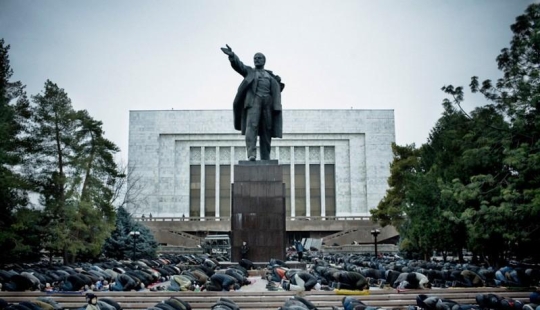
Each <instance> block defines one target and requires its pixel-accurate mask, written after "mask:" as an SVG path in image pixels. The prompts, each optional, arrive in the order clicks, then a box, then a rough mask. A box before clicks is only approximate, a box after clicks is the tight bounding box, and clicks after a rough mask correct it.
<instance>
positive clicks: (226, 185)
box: [219, 165, 231, 217]
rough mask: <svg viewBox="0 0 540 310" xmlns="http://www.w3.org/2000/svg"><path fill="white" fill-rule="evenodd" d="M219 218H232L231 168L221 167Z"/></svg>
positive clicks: (228, 166) (227, 166)
mask: <svg viewBox="0 0 540 310" xmlns="http://www.w3.org/2000/svg"><path fill="white" fill-rule="evenodd" d="M219 216H220V217H230V216H231V166H230V165H220V166H219Z"/></svg>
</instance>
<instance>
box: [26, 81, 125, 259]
mask: <svg viewBox="0 0 540 310" xmlns="http://www.w3.org/2000/svg"><path fill="white" fill-rule="evenodd" d="M33 102H34V106H33V119H32V120H33V122H32V123H31V124H30V126H29V128H28V132H29V137H31V139H32V145H33V155H34V162H35V164H34V173H33V174H32V176H33V179H32V180H33V181H34V183H35V184H36V185H37V187H38V189H39V193H40V194H41V203H42V205H43V206H44V211H45V216H44V217H43V227H44V230H43V232H44V238H43V240H44V247H45V248H46V249H47V250H49V251H50V253H51V255H52V254H54V253H61V254H62V255H63V256H64V260H65V261H66V262H69V261H70V260H71V259H72V258H74V257H75V256H76V255H85V256H97V255H98V254H99V253H100V250H101V247H102V245H103V243H104V241H105V238H106V237H107V236H108V235H109V234H110V232H111V230H112V229H113V227H114V221H115V212H114V208H113V205H112V203H113V199H114V197H113V196H114V195H113V189H114V187H115V184H116V182H117V181H118V179H120V178H122V177H123V176H122V175H121V174H120V173H118V171H117V167H116V164H115V162H114V160H113V155H114V154H115V153H116V152H117V151H118V147H116V145H114V143H112V142H111V141H109V140H107V139H106V138H105V137H104V132H103V130H102V128H101V127H102V123H101V122H99V121H96V120H94V119H93V118H92V117H90V115H89V114H88V112H87V111H75V110H74V109H73V107H72V105H71V100H70V99H69V97H68V95H67V93H66V92H65V91H64V90H63V89H61V88H59V87H58V86H57V85H56V84H54V83H52V82H51V81H47V82H46V83H45V89H44V91H43V92H42V93H40V94H38V95H36V96H34V97H33ZM70 258H71V259H70Z"/></svg>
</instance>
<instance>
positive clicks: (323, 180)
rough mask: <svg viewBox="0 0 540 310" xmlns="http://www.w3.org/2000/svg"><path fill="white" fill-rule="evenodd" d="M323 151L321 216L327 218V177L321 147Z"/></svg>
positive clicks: (322, 158) (321, 156) (322, 156)
mask: <svg viewBox="0 0 540 310" xmlns="http://www.w3.org/2000/svg"><path fill="white" fill-rule="evenodd" d="M320 149H321V155H320V158H321V216H322V217H323V220H324V219H325V218H324V217H325V216H326V189H325V188H326V175H325V172H324V146H321V147H320Z"/></svg>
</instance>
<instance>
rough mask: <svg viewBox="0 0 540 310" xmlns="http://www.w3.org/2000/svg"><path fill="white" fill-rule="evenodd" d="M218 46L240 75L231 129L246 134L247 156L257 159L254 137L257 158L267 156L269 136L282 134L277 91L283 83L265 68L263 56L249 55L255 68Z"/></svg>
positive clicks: (266, 157)
mask: <svg viewBox="0 0 540 310" xmlns="http://www.w3.org/2000/svg"><path fill="white" fill-rule="evenodd" d="M226 46H227V47H222V48H221V50H222V51H223V53H225V54H226V55H228V56H229V61H230V62H231V66H232V67H233V69H234V70H235V71H236V72H238V73H240V75H242V76H243V77H244V80H243V81H242V83H241V84H240V86H239V87H238V92H237V93H236V96H235V98H234V102H233V113H234V128H235V129H236V130H240V131H241V132H242V134H243V135H245V136H246V147H247V157H248V159H249V160H250V161H254V160H255V159H256V158H257V136H259V137H260V142H259V144H260V149H261V160H269V159H270V144H271V140H272V138H281V137H282V124H283V119H282V115H281V91H283V88H284V87H285V84H283V83H281V78H280V77H279V76H277V75H274V74H273V73H272V71H269V70H265V69H264V65H265V63H266V57H265V56H264V55H263V54H261V53H257V54H255V56H254V57H253V61H254V63H255V68H252V67H250V66H246V65H244V64H243V63H242V62H241V61H240V59H238V56H236V54H234V52H233V51H232V49H231V48H230V47H229V45H226Z"/></svg>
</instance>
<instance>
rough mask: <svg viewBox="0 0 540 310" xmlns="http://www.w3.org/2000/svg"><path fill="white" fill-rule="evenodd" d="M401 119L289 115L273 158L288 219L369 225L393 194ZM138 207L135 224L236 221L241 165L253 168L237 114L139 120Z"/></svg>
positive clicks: (133, 136) (134, 129)
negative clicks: (141, 220) (143, 219)
mask: <svg viewBox="0 0 540 310" xmlns="http://www.w3.org/2000/svg"><path fill="white" fill-rule="evenodd" d="M393 142H395V126H394V112H393V110H353V109H351V110H284V111H283V138H282V139H272V151H271V158H272V159H277V160H278V161H279V164H280V165H281V166H282V169H283V180H284V183H285V186H286V192H287V197H286V204H287V216H289V217H293V218H294V217H304V216H307V217H328V216H369V210H370V209H373V208H376V207H377V204H378V203H379V201H380V200H381V199H382V198H383V196H384V195H385V193H386V189H387V188H388V185H387V179H388V177H389V175H390V168H389V166H390V163H391V161H392V156H393V155H392V149H391V144H392V143H393ZM128 152H129V153H128V160H129V161H128V167H129V174H128V188H130V191H131V192H130V193H129V195H130V200H131V203H130V204H129V205H128V210H130V211H131V212H132V213H133V214H135V215H142V214H146V215H148V214H149V213H151V214H152V216H154V217H182V216H185V217H202V218H207V217H229V216H230V210H231V207H230V197H231V195H230V190H231V183H232V182H233V179H234V165H235V164H237V163H238V161H239V160H246V147H245V140H244V136H242V135H241V134H240V132H238V131H236V130H234V128H233V113H232V111H231V110H166V111H148V110H145V111H130V120H129V151H128Z"/></svg>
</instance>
